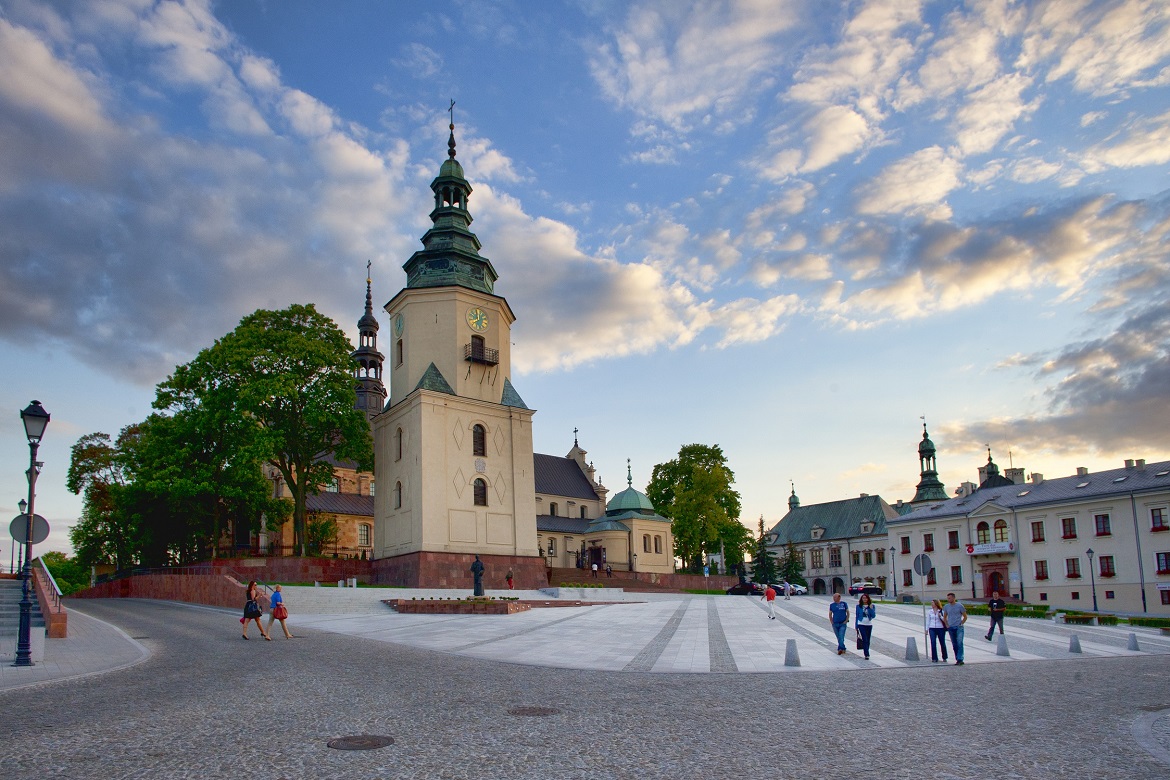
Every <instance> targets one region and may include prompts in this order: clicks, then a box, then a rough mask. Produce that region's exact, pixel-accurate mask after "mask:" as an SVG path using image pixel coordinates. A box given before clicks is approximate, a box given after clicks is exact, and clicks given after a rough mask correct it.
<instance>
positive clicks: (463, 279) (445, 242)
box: [402, 100, 499, 293]
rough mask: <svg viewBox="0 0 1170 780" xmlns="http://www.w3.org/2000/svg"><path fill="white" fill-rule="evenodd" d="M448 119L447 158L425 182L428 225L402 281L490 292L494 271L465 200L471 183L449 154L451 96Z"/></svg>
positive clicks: (452, 129)
mask: <svg viewBox="0 0 1170 780" xmlns="http://www.w3.org/2000/svg"><path fill="white" fill-rule="evenodd" d="M448 110H449V111H450V112H451V122H450V124H449V125H448V129H449V131H450V135H449V136H448V138H447V159H446V160H445V161H443V164H442V165H441V166H440V167H439V175H438V176H436V177H435V180H434V181H432V182H431V191H432V192H434V193H435V208H434V210H432V211H431V214H430V217H431V222H432V223H434V225H433V226H432V227H431V229H430V230H428V231H427V232H426V234H425V235H424V236H423V237H422V243H423V248H422V249H421V250H419V251H418V252H415V253H414V254H413V255H412V256H411V258H410V259H409V260H407V261H406V264H405V265H403V266H402V268H403V270H404V271H406V286H407V287H451V286H455V287H466V288H468V289H471V290H478V291H479V292H485V293H491V292H492V290H493V288H494V286H495V283H496V279H497V278H499V274H497V273H496V269H495V268H493V267H492V264H491V261H490V260H488V259H487V258H486V257H483V256H482V255H480V253H479V250H480V248H481V246H482V245H481V244H480V243H479V239H478V238H476V236H475V233H472V232H471V229H470V226H471V222H472V219H471V212H470V211H468V208H467V201H468V199H469V198H470V197H471V184H469V183H468V181H467V179H466V178H465V177H464V175H463V166H462V165H460V164H459V161H458V160H457V159H455V101H454V100H452V101H451V105H450V106H449V107H448Z"/></svg>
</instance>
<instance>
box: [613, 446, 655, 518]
mask: <svg viewBox="0 0 1170 780" xmlns="http://www.w3.org/2000/svg"><path fill="white" fill-rule="evenodd" d="M626 484H627V485H628V486H629V487H627V488H626V489H625V490H623V491H622V492H620V493H618V494H617V495H615V496H614V497H613V498H611V499H610V500H609V503H608V504H606V505H605V513H606V514H611V513H613V514H617V513H619V512H630V511H634V512H650V513H652V512H653V511H654V505H653V504H651V503H650V499H649V498H648V497H647V496H646V494H645V493H642V492H639V491H637V490H634V475H633V472H632V471H630V461H629V459H628V458H627V459H626Z"/></svg>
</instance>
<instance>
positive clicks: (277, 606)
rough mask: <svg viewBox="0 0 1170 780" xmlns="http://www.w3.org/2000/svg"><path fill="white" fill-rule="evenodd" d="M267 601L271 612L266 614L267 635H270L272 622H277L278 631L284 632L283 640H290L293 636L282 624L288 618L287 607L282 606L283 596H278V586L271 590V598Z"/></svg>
mask: <svg viewBox="0 0 1170 780" xmlns="http://www.w3.org/2000/svg"><path fill="white" fill-rule="evenodd" d="M268 601H269V604H271V606H272V611H271V612H270V613H268V633H269V634H271V633H272V621H273V620H279V621H280V629H281V630H282V631H284V638H285V639H292V638H293V635H292V634H290V633H289V632H288V626H286V625H285V624H284V621H285V620H286V619H287V618H288V607H286V606H285V605H284V596H282V595H280V586H279V585H277V586H275V587H274V588H273V589H272V596H271V597H270V598H269V600H268Z"/></svg>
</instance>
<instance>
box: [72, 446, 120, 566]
mask: <svg viewBox="0 0 1170 780" xmlns="http://www.w3.org/2000/svg"><path fill="white" fill-rule="evenodd" d="M136 435H137V426H133V425H131V426H127V427H126V428H123V429H122V432H121V434H120V435H119V436H118V440H117V441H116V442H115V441H111V439H110V435H109V434H108V433H101V432H98V433H90V434H86V435H85V436H82V437H81V438H80V439H78V440H77V442H76V443H75V444H74V445H73V447H72V450H71V453H70V459H69V471H68V472H67V474H66V477H65V486H66V487H67V488H68V489H69V491H70V492H72V493H75V494H80V495H81V497H82V507H81V517H80V518H79V520H78V522H77V523H76V524H75V525H74V526H73V527H72V528H70V529H69V541H70V542H72V544H73V551H74V553H75V554H76V556H77V560H78V561H79V562H80V563H81V565H83V566H90V565H92V564H98V563H106V564H113V565H114V566H115V567H117V568H118V569H125V568H129V567H130V566H132V565H133V563H134V560H135V557H136V556H135V544H134V540H135V536H136V533H137V531H136V529H135V527H134V524H133V522H132V520H131V518H130V517H129V516H128V515H127V514H126V513H125V512H124V511H123V508H122V506H121V503H122V502H121V499H122V494H123V492H124V491H125V489H126V484H127V481H128V479H127V474H126V464H125V458H124V456H123V452H122V448H123V446H124V445H125V444H126V443H127V442H128V441H129V440H130V439H132V438H133V437H134V436H136Z"/></svg>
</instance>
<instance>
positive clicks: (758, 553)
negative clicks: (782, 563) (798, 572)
mask: <svg viewBox="0 0 1170 780" xmlns="http://www.w3.org/2000/svg"><path fill="white" fill-rule="evenodd" d="M769 537H770V534H768V533H766V532H765V531H764V516H763V515H760V535H759V537H758V538H757V539H756V549H755V554H754V555H753V556H752V579H753V580H755V581H756V582H767V583H773V582H778V581H779V580H780V577H779V573H780V569H779V567H778V566H777V565H776V557H775V555H774V554H773V553H772V551H771V549H769V547H768V539H769Z"/></svg>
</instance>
